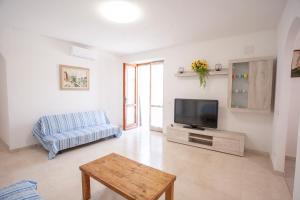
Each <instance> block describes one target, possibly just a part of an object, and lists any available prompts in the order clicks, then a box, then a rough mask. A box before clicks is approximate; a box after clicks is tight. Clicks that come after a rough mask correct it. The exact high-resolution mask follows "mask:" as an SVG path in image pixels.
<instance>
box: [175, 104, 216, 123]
mask: <svg viewBox="0 0 300 200" xmlns="http://www.w3.org/2000/svg"><path fill="white" fill-rule="evenodd" d="M174 122H175V123H180V124H186V125H190V126H192V127H199V128H201V127H207V128H217V126H218V100H202V99H175V110H174Z"/></svg>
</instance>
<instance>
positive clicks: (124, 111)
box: [123, 60, 164, 130]
mask: <svg viewBox="0 0 300 200" xmlns="http://www.w3.org/2000/svg"><path fill="white" fill-rule="evenodd" d="M154 63H164V60H158V61H153V62H145V63H139V64H129V63H123V130H129V129H133V128H136V127H138V125H139V124H138V117H137V115H138V105H137V104H138V103H139V102H138V100H137V97H138V70H137V69H138V67H140V66H143V65H150V88H149V89H150V96H149V98H150V99H149V129H151V81H152V80H151V76H152V64H154ZM126 65H129V66H133V67H135V91H134V92H135V98H134V104H135V116H134V119H135V123H134V124H132V125H130V126H126V100H125V98H126ZM154 106H155V105H154ZM162 107H163V105H162ZM152 128H153V130H154V129H157V127H152ZM157 130H159V128H158V129H157Z"/></svg>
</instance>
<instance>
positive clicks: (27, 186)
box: [0, 180, 42, 200]
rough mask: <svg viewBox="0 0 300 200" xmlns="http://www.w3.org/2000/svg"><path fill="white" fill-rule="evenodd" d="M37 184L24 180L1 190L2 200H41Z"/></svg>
mask: <svg viewBox="0 0 300 200" xmlns="http://www.w3.org/2000/svg"><path fill="white" fill-rule="evenodd" d="M36 190H37V183H36V182H34V181H30V180H23V181H20V182H17V183H15V184H12V185H10V186H7V187H4V188H2V189H0V199H1V200H41V199H42V198H41V197H40V195H39V194H38V193H37V191H36Z"/></svg>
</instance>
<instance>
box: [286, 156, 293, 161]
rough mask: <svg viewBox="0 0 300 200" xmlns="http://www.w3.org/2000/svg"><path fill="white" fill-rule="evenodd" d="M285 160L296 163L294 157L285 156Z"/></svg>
mask: <svg viewBox="0 0 300 200" xmlns="http://www.w3.org/2000/svg"><path fill="white" fill-rule="evenodd" d="M285 159H286V160H292V161H296V157H293V156H285Z"/></svg>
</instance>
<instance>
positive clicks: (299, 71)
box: [291, 49, 300, 77]
mask: <svg viewBox="0 0 300 200" xmlns="http://www.w3.org/2000/svg"><path fill="white" fill-rule="evenodd" d="M291 77H300V49H298V50H294V53H293V60H292V70H291Z"/></svg>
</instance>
